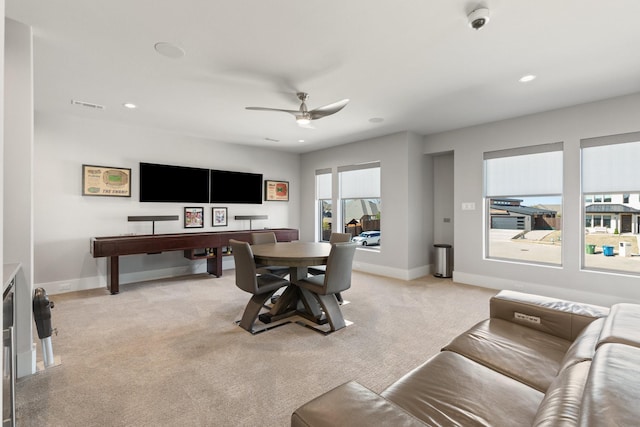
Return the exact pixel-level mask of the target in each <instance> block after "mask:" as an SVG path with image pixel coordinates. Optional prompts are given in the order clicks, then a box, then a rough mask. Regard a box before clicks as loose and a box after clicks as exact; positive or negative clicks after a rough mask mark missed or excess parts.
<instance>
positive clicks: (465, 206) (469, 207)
mask: <svg viewBox="0 0 640 427" xmlns="http://www.w3.org/2000/svg"><path fill="white" fill-rule="evenodd" d="M462 210H463V211H475V210H476V204H475V203H474V202H463V203H462Z"/></svg>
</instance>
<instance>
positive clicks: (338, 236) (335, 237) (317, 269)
mask: <svg viewBox="0 0 640 427" xmlns="http://www.w3.org/2000/svg"><path fill="white" fill-rule="evenodd" d="M350 241H351V234H350V233H331V236H329V243H331V244H333V243H346V242H350ZM326 268H327V266H326V265H314V266H313V267H309V268H308V272H309V274H311V275H313V276H317V275H318V274H324V273H325V271H326Z"/></svg>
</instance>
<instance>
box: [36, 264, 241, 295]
mask: <svg viewBox="0 0 640 427" xmlns="http://www.w3.org/2000/svg"><path fill="white" fill-rule="evenodd" d="M226 258H229V259H228V260H227V259H226ZM226 258H225V259H223V261H222V270H229V269H233V268H235V266H234V263H233V258H231V257H226ZM206 272H207V265H206V263H204V262H200V263H191V264H190V265H187V266H181V267H170V268H161V269H155V270H146V271H135V272H131V273H120V284H121V285H126V284H127V283H136V282H144V281H147V280H159V279H166V278H169V277H177V276H186V275H189V274H200V273H206ZM35 287H36V288H43V289H44V290H45V291H46V292H47V294H48V295H57V294H63V293H66V292H75V291H85V290H88V289H101V288H104V289H106V287H107V276H106V275H102V274H100V275H97V276H92V277H82V278H79V279H70V280H59V281H55V282H47V283H38V284H36V285H35Z"/></svg>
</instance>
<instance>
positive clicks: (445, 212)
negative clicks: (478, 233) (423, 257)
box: [433, 153, 455, 245]
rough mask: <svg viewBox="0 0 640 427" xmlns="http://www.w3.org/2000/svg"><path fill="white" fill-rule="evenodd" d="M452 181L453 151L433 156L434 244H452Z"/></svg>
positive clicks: (453, 217)
mask: <svg viewBox="0 0 640 427" xmlns="http://www.w3.org/2000/svg"><path fill="white" fill-rule="evenodd" d="M453 181H454V173H453V153H447V154H439V155H435V156H433V182H434V185H433V235H434V240H433V243H434V244H447V245H453V230H454V228H453V224H454V220H455V215H454V214H455V212H454V204H453ZM447 220H448V222H447Z"/></svg>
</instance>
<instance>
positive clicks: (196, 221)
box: [184, 207, 204, 228]
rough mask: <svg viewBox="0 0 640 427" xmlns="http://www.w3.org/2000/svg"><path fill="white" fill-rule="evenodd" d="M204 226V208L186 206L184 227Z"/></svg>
mask: <svg viewBox="0 0 640 427" xmlns="http://www.w3.org/2000/svg"><path fill="white" fill-rule="evenodd" d="M202 227H204V208H202V207H197V208H194V207H189V208H184V228H202Z"/></svg>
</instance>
